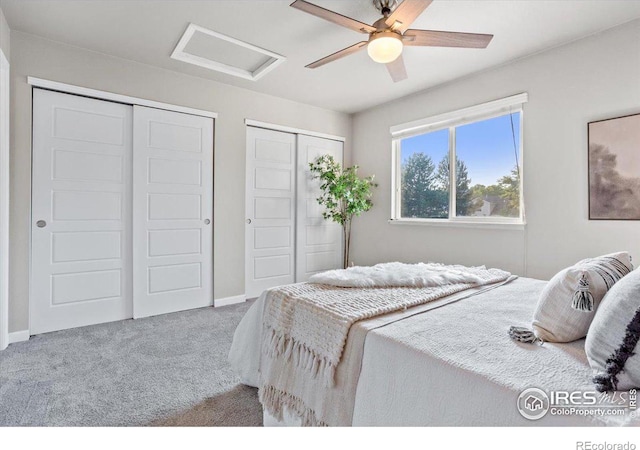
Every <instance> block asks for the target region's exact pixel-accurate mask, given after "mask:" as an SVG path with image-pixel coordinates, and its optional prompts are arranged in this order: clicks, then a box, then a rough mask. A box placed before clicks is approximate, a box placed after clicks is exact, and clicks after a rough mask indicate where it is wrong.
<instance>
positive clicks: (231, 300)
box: [213, 294, 247, 308]
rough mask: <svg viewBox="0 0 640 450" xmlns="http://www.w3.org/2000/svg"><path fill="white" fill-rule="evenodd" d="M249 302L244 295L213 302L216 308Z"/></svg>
mask: <svg viewBox="0 0 640 450" xmlns="http://www.w3.org/2000/svg"><path fill="white" fill-rule="evenodd" d="M246 301H247V297H246V296H245V295H244V294H242V295H234V296H233V297H225V298H216V299H214V300H213V306H214V308H218V307H219V306H227V305H235V304H236V303H244V302H246Z"/></svg>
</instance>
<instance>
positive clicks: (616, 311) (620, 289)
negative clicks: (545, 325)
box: [585, 270, 640, 392]
mask: <svg viewBox="0 0 640 450" xmlns="http://www.w3.org/2000/svg"><path fill="white" fill-rule="evenodd" d="M639 340H640V270H634V271H633V272H631V273H630V274H629V275H627V276H625V277H624V278H623V279H622V280H620V281H619V282H618V283H616V285H615V286H613V287H612V288H611V290H610V291H609V292H608V293H607V295H606V296H605V298H604V300H603V302H602V305H601V306H600V308H599V309H598V312H597V313H596V317H595V318H594V319H593V322H592V323H591V327H589V333H588V334H587V341H586V343H585V351H586V352H587V358H588V359H589V364H590V365H591V368H592V369H593V371H594V374H595V377H594V379H593V381H594V383H595V384H596V389H597V390H598V391H600V392H604V391H615V390H627V389H633V388H640V355H638V354H637V351H638V350H640V349H638V341H639Z"/></svg>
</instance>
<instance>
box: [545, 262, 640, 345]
mask: <svg viewBox="0 0 640 450" xmlns="http://www.w3.org/2000/svg"><path fill="white" fill-rule="evenodd" d="M632 270H633V265H632V264H631V257H630V256H629V253H627V252H618V253H612V254H610V255H604V256H599V257H597V258H589V259H583V260H582V261H580V262H578V263H577V264H575V265H573V266H571V267H568V268H566V269H564V270H562V271H560V272H558V273H557V274H556V275H555V276H554V277H553V278H552V279H551V281H549V283H548V284H547V286H546V287H545V288H544V290H543V291H542V294H541V295H540V298H539V299H538V305H537V307H536V310H535V313H534V314H533V330H534V333H535V337H536V338H537V339H538V340H541V341H546V342H571V341H575V340H577V339H581V338H583V337H585V336H586V335H587V331H588V330H589V325H591V322H592V321H593V318H594V316H595V314H596V310H597V308H598V305H599V304H600V302H601V301H602V299H603V297H604V296H605V294H606V293H607V291H608V290H609V289H611V288H612V287H613V285H614V284H615V283H616V282H617V281H618V280H620V279H622V277H624V276H625V275H627V274H628V273H629V272H631V271H632Z"/></svg>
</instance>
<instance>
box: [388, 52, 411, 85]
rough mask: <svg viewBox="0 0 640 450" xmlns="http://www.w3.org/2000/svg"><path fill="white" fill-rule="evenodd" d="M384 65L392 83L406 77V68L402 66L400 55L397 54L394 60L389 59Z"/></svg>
mask: <svg viewBox="0 0 640 450" xmlns="http://www.w3.org/2000/svg"><path fill="white" fill-rule="evenodd" d="M385 65H386V66H387V70H388V71H389V75H391V79H392V80H393V82H394V83H397V82H398V81H402V80H406V79H407V68H406V67H405V66H404V60H403V59H402V55H400V56H398V57H397V58H396V59H395V60H394V61H391V62H390V63H388V64H385Z"/></svg>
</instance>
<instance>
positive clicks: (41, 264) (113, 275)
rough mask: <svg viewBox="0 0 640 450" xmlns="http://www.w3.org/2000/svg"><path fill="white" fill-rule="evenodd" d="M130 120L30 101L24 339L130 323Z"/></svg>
mask: <svg viewBox="0 0 640 450" xmlns="http://www.w3.org/2000/svg"><path fill="white" fill-rule="evenodd" d="M131 115H132V107H131V106H129V105H122V104H118V103H112V102H106V101H100V100H94V99H89V98H85V97H78V96H74V95H67V94H61V93H57V92H50V91H45V90H41V89H34V91H33V177H32V179H33V187H32V189H33V190H32V217H31V219H32V220H31V230H32V231H31V239H32V244H31V252H32V254H31V261H32V262H31V293H30V296H31V307H30V311H31V313H30V315H31V324H30V332H31V334H38V333H44V332H48V331H54V330H61V329H65V328H73V327H78V326H83V325H90V324H96V323H101V322H109V321H114V320H121V319H126V318H130V317H132V298H131V242H130V238H131V236H130V229H131V144H132V136H131V129H132V128H131Z"/></svg>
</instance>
